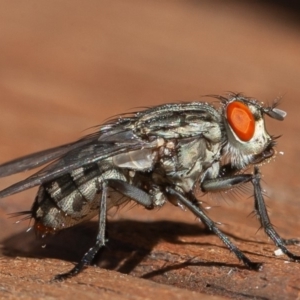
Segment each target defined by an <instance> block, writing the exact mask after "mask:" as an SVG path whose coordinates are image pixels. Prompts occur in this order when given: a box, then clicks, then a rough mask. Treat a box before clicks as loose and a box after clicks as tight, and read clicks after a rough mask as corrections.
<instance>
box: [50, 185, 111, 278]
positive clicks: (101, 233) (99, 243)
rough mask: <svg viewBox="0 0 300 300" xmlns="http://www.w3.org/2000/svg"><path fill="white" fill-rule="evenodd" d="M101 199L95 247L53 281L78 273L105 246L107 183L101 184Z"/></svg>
mask: <svg viewBox="0 0 300 300" xmlns="http://www.w3.org/2000/svg"><path fill="white" fill-rule="evenodd" d="M101 193H102V194H101V199H100V207H99V230H98V234H97V237H96V243H95V245H94V246H93V247H92V248H90V249H89V250H88V251H87V252H86V253H85V254H84V256H83V257H82V259H81V260H80V261H79V262H78V263H77V264H76V265H75V267H74V268H73V269H72V270H70V271H69V272H67V273H64V274H59V275H56V276H55V277H54V280H57V281H62V280H65V279H67V278H70V277H73V276H75V275H77V274H78V273H80V272H81V271H82V270H83V269H84V267H85V266H87V265H90V263H91V262H92V260H93V259H94V257H95V255H96V254H97V253H98V251H99V250H100V248H102V247H103V246H105V227H106V201H107V183H106V182H103V183H102V188H101Z"/></svg>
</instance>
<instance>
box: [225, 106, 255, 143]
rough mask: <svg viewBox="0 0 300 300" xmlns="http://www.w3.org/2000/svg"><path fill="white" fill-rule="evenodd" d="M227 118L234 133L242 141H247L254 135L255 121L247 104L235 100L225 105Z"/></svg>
mask: <svg viewBox="0 0 300 300" xmlns="http://www.w3.org/2000/svg"><path fill="white" fill-rule="evenodd" d="M227 120H228V123H229V125H230V127H231V128H232V129H233V131H234V132H235V134H236V135H237V136H238V137H239V139H241V140H242V141H245V142H246V141H249V140H251V138H252V137H253V135H254V129H255V121H254V118H253V115H252V113H251V111H250V110H249V108H248V106H247V105H245V104H243V103H241V102H238V101H235V102H231V103H229V104H228V106H227Z"/></svg>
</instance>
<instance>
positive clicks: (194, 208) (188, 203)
mask: <svg viewBox="0 0 300 300" xmlns="http://www.w3.org/2000/svg"><path fill="white" fill-rule="evenodd" d="M166 192H167V193H168V194H169V195H172V196H175V197H176V199H177V200H178V201H179V202H180V203H182V204H183V205H184V206H185V207H187V208H188V209H189V210H190V211H191V212H192V213H193V214H194V215H196V216H197V217H198V218H200V220H201V221H202V222H203V223H204V224H205V225H206V226H207V227H208V228H209V229H210V230H211V231H212V232H213V233H215V234H216V235H217V236H218V237H219V238H220V240H221V241H222V242H223V243H224V244H225V245H226V246H227V247H228V248H229V250H230V251H232V252H233V253H234V254H235V255H236V256H237V258H238V259H239V260H241V261H242V262H243V263H244V265H245V266H247V267H248V268H249V269H254V270H260V268H261V264H260V263H255V262H252V261H251V260H250V259H249V258H248V257H247V256H245V255H244V253H243V252H242V251H241V250H240V249H239V248H238V247H236V246H235V245H234V244H233V243H232V242H231V241H230V239H229V238H228V237H227V236H226V235H225V234H224V233H223V232H222V231H221V230H220V229H219V228H218V227H217V225H216V223H215V222H213V221H212V220H211V219H210V218H209V217H208V216H207V215H206V214H205V212H204V211H203V209H202V208H201V206H200V205H199V204H198V202H197V199H196V198H195V197H194V196H192V200H190V199H188V198H186V197H185V196H184V195H182V194H181V193H180V192H178V191H177V190H175V189H174V188H172V187H167V188H166Z"/></svg>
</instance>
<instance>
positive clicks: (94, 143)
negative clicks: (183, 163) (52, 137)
mask: <svg viewBox="0 0 300 300" xmlns="http://www.w3.org/2000/svg"><path fill="white" fill-rule="evenodd" d="M124 134H125V132H124ZM125 136H128V134H125ZM119 138H120V133H119ZM65 147H66V148H64V146H61V147H57V148H53V149H49V150H45V151H42V152H38V153H36V154H32V155H29V156H26V157H23V158H21V159H19V160H14V161H12V162H11V164H10V163H7V164H5V165H3V166H4V169H7V170H10V171H7V173H8V174H13V173H17V172H20V171H21V170H26V169H27V170H28V166H30V167H31V168H34V167H36V166H37V165H42V164H45V163H46V162H50V161H51V160H53V159H56V158H58V157H59V156H60V158H59V159H57V160H56V161H54V162H53V163H51V164H50V165H48V166H46V167H45V168H43V169H42V170H40V171H38V172H37V173H35V174H33V175H32V176H30V177H28V178H26V179H24V180H22V181H19V182H17V183H15V184H13V185H11V186H9V187H7V188H6V189H4V190H2V191H0V198H4V197H7V196H9V195H12V194H15V193H19V192H22V191H24V190H27V189H29V188H32V187H34V186H37V185H41V184H43V183H45V182H48V181H51V180H53V179H55V178H57V177H59V176H62V175H64V174H66V173H69V172H70V171H72V170H74V169H76V168H79V167H82V166H85V165H88V164H91V163H94V162H97V161H99V160H103V159H106V158H108V157H112V156H114V155H117V154H121V153H125V152H128V151H134V150H138V149H141V148H153V147H155V144H154V143H151V142H145V141H142V140H140V139H138V138H135V139H131V140H129V141H120V142H118V143H116V142H110V141H99V138H97V139H96V140H94V139H92V140H91V141H88V142H86V143H84V142H83V143H80V142H78V143H77V144H76V143H75V144H74V145H72V146H69V147H68V145H66V146H65ZM51 151H53V152H51ZM35 159H37V162H36V161H35ZM43 162H44V163H43ZM18 164H20V165H21V167H19V166H18ZM16 165H17V171H13V170H11V168H12V167H14V166H16ZM24 165H27V167H22V166H24ZM0 170H1V169H0ZM3 176H5V175H3Z"/></svg>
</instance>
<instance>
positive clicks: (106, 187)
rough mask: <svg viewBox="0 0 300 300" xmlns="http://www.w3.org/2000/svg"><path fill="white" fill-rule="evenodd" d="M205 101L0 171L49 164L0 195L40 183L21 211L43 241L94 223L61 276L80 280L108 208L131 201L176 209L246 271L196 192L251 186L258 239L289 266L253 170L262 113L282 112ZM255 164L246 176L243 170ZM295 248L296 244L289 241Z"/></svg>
mask: <svg viewBox="0 0 300 300" xmlns="http://www.w3.org/2000/svg"><path fill="white" fill-rule="evenodd" d="M214 97H215V98H217V99H218V100H219V104H218V107H216V106H214V105H212V104H209V103H206V102H190V103H178V104H164V105H160V106H156V107H153V108H149V109H146V110H144V111H140V112H137V113H134V114H131V115H123V116H122V117H119V118H118V119H113V120H110V121H109V122H107V123H105V124H103V125H101V126H100V127H99V130H98V131H97V132H96V133H94V134H91V135H88V136H86V137H84V138H82V139H80V140H78V141H76V142H73V143H70V144H66V145H63V146H59V147H56V148H52V149H48V150H45V151H41V152H38V153H34V154H31V155H28V156H25V157H22V158H19V159H16V160H13V161H10V162H8V163H4V164H2V165H1V166H0V176H1V177H4V176H8V175H11V174H14V173H18V172H21V171H26V170H30V169H33V168H36V167H39V166H42V165H45V164H47V166H46V167H44V168H43V169H42V170H41V171H38V172H37V173H36V174H34V175H32V176H30V177H28V178H27V179H24V180H22V181H20V182H17V183H15V184H14V185H12V186H10V187H8V188H6V189H4V190H2V191H0V197H1V198H3V197H6V196H9V195H12V194H15V193H19V192H22V191H24V190H26V189H29V188H32V187H34V186H39V190H38V193H37V196H36V198H35V201H34V203H33V205H32V208H31V210H30V211H29V213H30V217H31V218H32V219H34V222H35V224H34V227H35V229H36V230H37V231H38V232H41V233H42V234H47V233H55V232H57V231H60V230H62V229H65V228H67V227H71V226H74V225H76V224H78V223H80V222H83V221H86V220H89V219H91V218H92V217H94V216H95V215H98V216H99V229H98V234H97V237H96V241H95V244H94V246H93V247H92V248H90V249H89V250H88V251H87V252H86V253H85V254H84V256H83V258H82V259H81V260H80V261H79V262H78V263H77V264H76V265H75V267H74V268H73V269H72V270H70V271H69V272H67V273H65V274H60V275H57V276H56V279H59V280H61V279H64V278H67V277H71V276H74V275H76V274H78V273H79V272H80V271H81V270H82V269H83V268H84V267H85V266H87V265H89V264H90V263H91V261H92V260H93V258H94V257H95V255H96V254H97V252H98V251H99V249H100V248H102V247H103V246H104V245H105V243H106V237H105V228H106V215H107V211H108V210H109V209H110V208H112V207H114V206H119V205H121V204H122V203H125V202H127V201H129V200H131V201H135V202H136V203H138V204H140V205H143V206H144V207H145V208H147V209H153V208H155V207H161V206H163V205H164V204H165V203H166V202H167V201H170V202H171V203H172V204H174V205H175V206H184V207H186V208H187V209H188V210H190V211H191V212H192V213H193V214H194V215H196V217H197V218H199V219H200V220H201V221H202V222H203V223H204V224H205V225H206V227H207V228H208V229H209V230H211V231H212V232H213V233H214V234H216V235H217V236H218V237H219V238H220V239H221V240H222V242H223V243H224V244H225V245H226V246H227V247H228V248H229V250H230V251H232V252H233V253H234V254H235V255H236V256H237V258H238V259H239V260H241V261H242V262H243V264H244V265H245V266H247V267H248V268H250V269H255V270H259V269H260V268H261V264H260V263H256V262H252V261H251V260H250V259H249V258H248V257H246V256H245V255H244V254H243V253H242V252H241V251H240V250H239V249H238V248H237V247H236V246H235V245H234V244H233V243H232V242H231V241H230V239H229V238H228V237H227V236H226V235H225V234H224V233H222V231H221V230H220V229H219V228H218V227H217V223H215V222H214V221H213V220H211V219H210V218H209V216H208V215H207V213H206V212H205V209H204V208H203V207H202V206H201V202H200V201H199V199H197V198H196V191H197V190H198V191H199V189H200V190H201V191H202V192H203V193H208V192H217V191H226V190H229V189H232V188H235V187H237V186H240V185H243V184H245V183H248V182H251V183H252V185H253V188H254V210H255V213H256V215H257V217H258V220H259V221H260V223H261V226H262V228H264V230H265V232H266V234H267V235H268V236H269V237H270V238H271V239H272V241H273V242H274V243H275V244H276V246H277V247H278V248H279V249H281V251H282V252H283V253H284V254H285V255H286V256H288V257H289V258H290V259H291V260H293V261H300V256H296V255H294V254H293V253H291V252H290V251H289V250H288V249H287V247H286V245H288V244H292V243H293V242H295V240H285V239H283V238H281V237H280V236H279V235H278V233H277V232H276V231H275V229H274V228H273V226H272V225H271V222H270V220H269V216H268V213H267V210H266V206H265V202H264V198H263V194H262V189H261V185H260V172H259V168H258V165H259V164H261V163H262V162H265V161H267V160H269V159H270V158H271V157H272V156H273V155H274V152H275V151H274V146H275V141H274V140H275V138H274V137H272V136H271V135H269V134H268V132H267V131H266V128H265V121H264V117H265V115H267V116H269V117H271V118H273V119H276V120H280V121H281V120H283V119H284V117H285V116H286V113H285V112H284V111H282V110H280V109H278V108H277V107H276V103H275V104H274V105H272V106H267V107H266V106H264V105H263V104H262V103H260V102H258V101H257V100H255V99H252V98H247V97H245V96H243V95H241V94H230V95H229V96H228V97H223V96H214ZM251 166H253V172H251V173H249V174H248V173H246V169H247V168H249V167H251ZM296 242H297V241H296Z"/></svg>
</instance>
